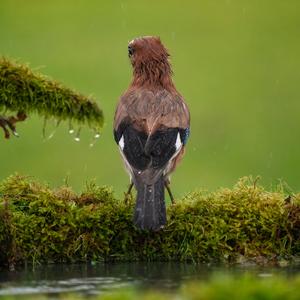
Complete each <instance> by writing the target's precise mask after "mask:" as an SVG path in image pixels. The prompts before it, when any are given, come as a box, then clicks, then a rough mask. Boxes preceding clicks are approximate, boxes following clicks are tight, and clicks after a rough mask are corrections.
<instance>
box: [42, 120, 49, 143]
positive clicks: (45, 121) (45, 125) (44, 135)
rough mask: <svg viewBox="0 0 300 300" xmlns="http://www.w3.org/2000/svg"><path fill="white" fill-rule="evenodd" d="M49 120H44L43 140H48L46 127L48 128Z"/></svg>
mask: <svg viewBox="0 0 300 300" xmlns="http://www.w3.org/2000/svg"><path fill="white" fill-rule="evenodd" d="M47 121H48V120H47V118H46V117H45V118H44V125H43V138H44V139H46V127H47Z"/></svg>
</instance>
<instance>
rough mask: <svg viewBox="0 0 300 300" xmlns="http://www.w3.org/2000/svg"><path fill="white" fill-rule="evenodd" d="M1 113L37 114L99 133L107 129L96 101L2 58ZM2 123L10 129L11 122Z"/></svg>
mask: <svg viewBox="0 0 300 300" xmlns="http://www.w3.org/2000/svg"><path fill="white" fill-rule="evenodd" d="M1 112H2V114H3V112H7V113H19V114H20V113H21V114H22V115H30V114H31V113H37V114H38V115H39V116H42V117H44V118H46V119H50V118H54V119H56V120H57V121H61V120H70V121H71V122H74V123H77V124H78V125H79V126H81V125H88V126H89V127H91V128H93V129H95V130H96V131H98V130H99V129H101V127H102V125H103V113H102V110H101V109H100V108H99V107H98V105H97V104H96V102H95V101H94V100H93V99H92V98H90V97H86V96H83V95H81V94H79V93H77V92H75V91H73V90H71V89H69V88H66V87H64V86H63V85H62V84H60V83H59V82H57V81H54V80H52V79H50V78H48V77H46V76H44V75H42V74H40V73H38V72H33V71H32V70H31V69H30V68H29V67H28V66H27V65H24V64H19V63H16V62H13V61H11V60H9V59H7V58H4V57H2V58H0V115H1ZM17 121H20V120H17ZM2 123H3V124H1V122H0V126H1V127H5V125H9V124H5V123H9V119H3V118H2ZM2 125H3V126H2ZM12 125H14V123H13V124H12Z"/></svg>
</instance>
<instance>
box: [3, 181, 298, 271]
mask: <svg viewBox="0 0 300 300" xmlns="http://www.w3.org/2000/svg"><path fill="white" fill-rule="evenodd" d="M133 206H134V200H133V199H132V198H128V197H127V198H126V199H125V200H117V199H115V197H114V195H113V192H112V190H111V189H110V188H108V187H97V186H96V185H95V184H90V185H88V186H87V188H86V191H84V192H83V193H82V194H80V195H76V194H75V193H73V192H72V190H71V189H70V188H68V187H62V188H60V189H58V190H52V189H50V188H49V187H48V186H46V185H42V184H39V183H37V182H35V181H34V180H32V179H30V178H28V177H23V176H18V175H16V176H11V177H9V178H7V179H6V180H5V181H3V182H2V183H1V184H0V213H1V214H2V217H1V219H0V241H1V243H0V253H1V255H0V258H1V261H0V265H2V266H3V265H8V264H11V263H14V264H16V263H24V262H25V261H26V262H31V263H49V262H66V261H67V262H70V261H71V262H75V261H76V262H77V261H111V260H121V261H133V260H178V261H186V260H192V261H219V262H236V261H243V260H244V259H253V260H255V261H257V262H261V261H265V260H267V261H268V260H275V261H277V260H280V259H282V258H285V259H286V258H291V257H292V256H297V255H299V254H300V195H299V194H298V195H294V196H293V197H292V198H291V199H290V198H289V199H286V197H285V195H284V193H283V191H282V190H280V189H278V191H274V192H268V191H266V190H265V189H264V188H263V187H261V186H258V185H257V184H256V182H253V181H251V180H250V179H247V178H244V179H241V180H240V181H239V182H238V183H237V184H236V186H234V188H233V189H221V190H219V191H217V192H215V193H212V194H204V193H201V192H194V193H191V194H189V195H187V196H186V197H184V198H183V199H181V200H178V201H177V203H176V204H175V205H172V206H169V207H168V225H167V226H166V227H165V228H164V229H163V230H161V231H159V232H156V233H154V232H145V231H144V232H143V231H140V230H137V229H136V228H135V227H134V226H133V225H132V221H131V219H132V210H133ZM3 216H4V217H3ZM3 253H10V257H7V255H3Z"/></svg>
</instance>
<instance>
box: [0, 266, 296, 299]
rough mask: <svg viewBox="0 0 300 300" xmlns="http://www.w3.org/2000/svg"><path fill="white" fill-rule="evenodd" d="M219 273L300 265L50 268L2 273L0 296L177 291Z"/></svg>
mask: <svg viewBox="0 0 300 300" xmlns="http://www.w3.org/2000/svg"><path fill="white" fill-rule="evenodd" d="M216 273H222V274H225V275H226V274H228V275H232V274H233V275H234V276H240V275H242V274H245V273H251V274H254V275H255V276H258V277H261V278H264V277H270V276H272V275H273V274H278V273H280V274H281V275H283V276H293V275H294V274H296V273H298V274H299V273H300V266H299V265H297V266H287V267H281V268H279V267H259V266H251V265H250V266H247V267H243V266H235V267H233V266H219V265H195V264H183V263H181V264H178V263H157V262H156V263H116V264H104V263H103V264H97V265H90V264H80V265H49V266H39V267H37V268H35V270H32V268H31V267H30V268H29V267H28V268H24V269H21V270H17V271H15V272H9V271H2V272H0V296H1V295H21V294H22V295H23V294H53V295H55V294H58V293H70V292H72V293H80V294H86V295H90V294H100V293H103V292H107V291H111V290H115V289H118V288H123V287H134V288H136V289H158V290H164V291H168V292H172V291H176V290H177V289H178V288H179V287H180V286H181V285H182V284H184V282H186V281H191V280H208V279H209V278H210V277H211V276H212V275H214V274H216Z"/></svg>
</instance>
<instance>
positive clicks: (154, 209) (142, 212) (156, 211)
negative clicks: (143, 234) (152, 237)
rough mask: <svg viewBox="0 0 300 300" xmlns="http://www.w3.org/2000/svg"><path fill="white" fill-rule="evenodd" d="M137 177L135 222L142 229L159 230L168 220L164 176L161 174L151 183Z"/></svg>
mask: <svg viewBox="0 0 300 300" xmlns="http://www.w3.org/2000/svg"><path fill="white" fill-rule="evenodd" d="M135 179H136V180H135V187H136V189H137V199H136V205H135V212H134V216H133V222H134V224H135V225H136V226H137V227H138V228H140V229H143V230H153V231H157V230H159V229H161V228H162V227H163V226H164V225H165V224H166V222H167V213H166V205H165V193H164V190H165V189H164V178H163V176H162V175H161V176H160V177H159V179H158V180H157V181H156V182H155V183H153V184H150V185H147V184H145V182H143V180H141V179H139V178H135Z"/></svg>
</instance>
